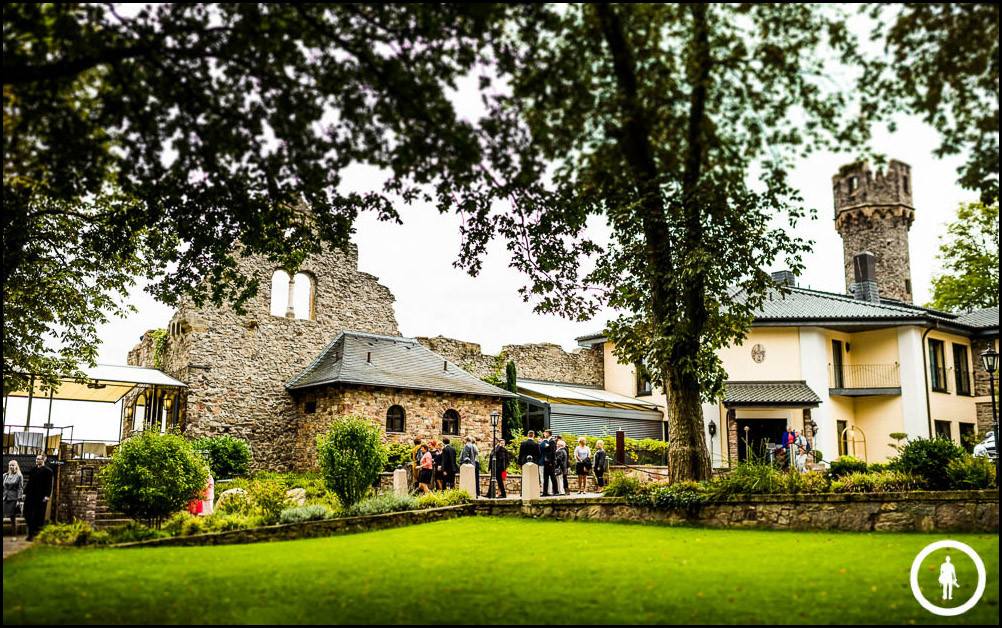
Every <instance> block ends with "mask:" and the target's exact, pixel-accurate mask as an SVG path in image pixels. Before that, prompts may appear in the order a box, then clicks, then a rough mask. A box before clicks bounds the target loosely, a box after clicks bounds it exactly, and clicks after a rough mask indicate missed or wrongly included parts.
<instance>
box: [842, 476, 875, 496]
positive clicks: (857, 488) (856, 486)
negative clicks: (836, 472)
mask: <svg viewBox="0 0 1002 628" xmlns="http://www.w3.org/2000/svg"><path fill="white" fill-rule="evenodd" d="M873 486H874V477H873V475H872V474H870V473H865V472H862V471H855V472H853V473H847V474H845V475H843V476H841V477H839V478H838V479H837V480H835V481H834V482H832V492H833V493H872V492H873Z"/></svg>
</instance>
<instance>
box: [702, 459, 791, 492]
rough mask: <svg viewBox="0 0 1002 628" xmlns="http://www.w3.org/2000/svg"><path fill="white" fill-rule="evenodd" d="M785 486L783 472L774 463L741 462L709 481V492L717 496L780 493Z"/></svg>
mask: <svg viewBox="0 0 1002 628" xmlns="http://www.w3.org/2000/svg"><path fill="white" fill-rule="evenodd" d="M785 488H786V482H785V481H784V479H783V473H781V472H780V471H778V470H777V469H776V468H775V467H773V466H772V465H769V464H761V463H756V462H742V463H739V464H738V466H736V467H735V468H734V469H732V470H731V471H730V473H726V474H724V475H721V476H719V477H715V478H713V479H712V480H710V481H709V482H707V492H708V493H709V494H710V495H712V496H713V497H715V498H720V497H726V496H728V495H755V494H763V493H778V492H782V490H784V489H785Z"/></svg>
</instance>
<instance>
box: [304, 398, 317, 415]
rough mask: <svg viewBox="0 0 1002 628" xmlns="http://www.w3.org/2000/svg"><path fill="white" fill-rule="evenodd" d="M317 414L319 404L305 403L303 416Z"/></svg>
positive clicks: (313, 402)
mask: <svg viewBox="0 0 1002 628" xmlns="http://www.w3.org/2000/svg"><path fill="white" fill-rule="evenodd" d="M316 412H317V402H316V401H307V402H305V403H303V414H316Z"/></svg>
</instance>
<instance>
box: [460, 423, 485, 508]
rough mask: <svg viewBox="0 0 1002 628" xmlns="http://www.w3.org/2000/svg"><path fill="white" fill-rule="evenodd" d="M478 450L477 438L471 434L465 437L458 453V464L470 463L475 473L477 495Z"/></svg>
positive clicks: (478, 475) (478, 487)
mask: <svg viewBox="0 0 1002 628" xmlns="http://www.w3.org/2000/svg"><path fill="white" fill-rule="evenodd" d="M479 458H480V451H479V450H478V449H477V439H475V438H473V437H472V436H467V437H466V444H465V445H463V451H462V452H461V453H460V454H459V464H461V465H464V464H472V465H473V471H474V473H475V474H476V487H477V497H480V460H479Z"/></svg>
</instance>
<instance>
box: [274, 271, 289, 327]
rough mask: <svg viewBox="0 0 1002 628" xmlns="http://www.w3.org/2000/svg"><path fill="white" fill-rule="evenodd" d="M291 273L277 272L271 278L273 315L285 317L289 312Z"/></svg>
mask: <svg viewBox="0 0 1002 628" xmlns="http://www.w3.org/2000/svg"><path fill="white" fill-rule="evenodd" d="M290 281H291V280H290V279H289V273H287V272H285V271H284V270H276V271H275V274H273V275H272V276H271V310H270V311H271V315H272V316H285V315H286V313H287V312H288V311H289V284H290Z"/></svg>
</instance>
